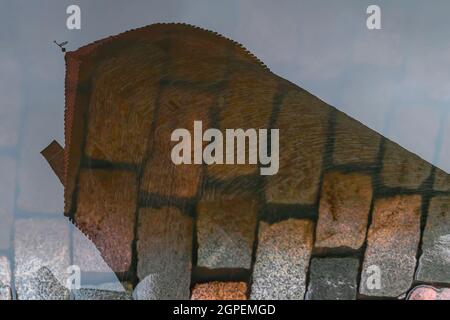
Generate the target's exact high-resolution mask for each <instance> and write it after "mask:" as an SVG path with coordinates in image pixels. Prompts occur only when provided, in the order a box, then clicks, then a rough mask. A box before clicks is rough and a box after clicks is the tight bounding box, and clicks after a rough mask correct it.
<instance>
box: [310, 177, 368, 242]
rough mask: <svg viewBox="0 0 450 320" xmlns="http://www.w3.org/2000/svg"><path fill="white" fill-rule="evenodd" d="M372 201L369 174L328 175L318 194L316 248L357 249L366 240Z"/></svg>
mask: <svg viewBox="0 0 450 320" xmlns="http://www.w3.org/2000/svg"><path fill="white" fill-rule="evenodd" d="M371 202H372V179H371V177H370V176H369V175H364V174H359V173H349V174H344V173H340V172H330V173H327V174H326V175H325V177H324V180H323V185H322V192H321V194H320V203H319V220H318V222H317V229H316V242H315V247H317V248H340V247H346V248H351V249H359V248H360V247H361V246H362V245H363V243H364V241H365V238H366V229H367V219H368V217H369V210H370V204H371Z"/></svg>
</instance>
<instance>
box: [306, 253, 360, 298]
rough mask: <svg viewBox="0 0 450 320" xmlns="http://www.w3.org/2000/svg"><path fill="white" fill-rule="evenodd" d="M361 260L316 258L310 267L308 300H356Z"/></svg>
mask: <svg viewBox="0 0 450 320" xmlns="http://www.w3.org/2000/svg"><path fill="white" fill-rule="evenodd" d="M358 268H359V260H358V259H356V258H314V259H312V260H311V264H310V266H309V270H310V271H309V272H310V278H309V285H308V291H307V293H306V297H305V298H306V299H307V300H355V299H356V293H357V286H358V284H357V276H358Z"/></svg>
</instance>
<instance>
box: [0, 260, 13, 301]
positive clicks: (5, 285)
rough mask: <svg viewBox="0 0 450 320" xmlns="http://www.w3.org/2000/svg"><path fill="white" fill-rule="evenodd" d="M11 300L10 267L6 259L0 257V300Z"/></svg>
mask: <svg viewBox="0 0 450 320" xmlns="http://www.w3.org/2000/svg"><path fill="white" fill-rule="evenodd" d="M11 298H12V292H11V265H10V263H9V259H8V258H7V257H5V256H0V300H11Z"/></svg>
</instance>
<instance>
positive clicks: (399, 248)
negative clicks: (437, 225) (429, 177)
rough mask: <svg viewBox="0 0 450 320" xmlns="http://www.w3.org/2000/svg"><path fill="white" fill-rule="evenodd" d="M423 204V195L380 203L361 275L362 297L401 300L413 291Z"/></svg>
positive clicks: (369, 237)
mask: <svg viewBox="0 0 450 320" xmlns="http://www.w3.org/2000/svg"><path fill="white" fill-rule="evenodd" d="M421 200H422V199H421V196H420V195H399V196H394V197H389V198H382V199H378V200H376V202H375V207H374V212H373V217H372V224H371V226H370V228H369V232H368V237H367V249H366V252H365V256H364V263H363V271H362V274H361V285H360V289H359V290H360V293H361V294H364V295H367V296H378V297H400V296H402V295H403V294H405V293H406V292H407V291H408V289H409V288H410V287H411V285H412V281H413V277H414V270H415V266H416V254H417V249H418V244H419V239H420V216H421ZM378 280H379V281H378Z"/></svg>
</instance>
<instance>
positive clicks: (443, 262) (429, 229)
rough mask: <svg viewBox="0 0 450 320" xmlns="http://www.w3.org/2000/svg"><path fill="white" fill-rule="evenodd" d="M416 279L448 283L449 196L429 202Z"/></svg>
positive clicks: (435, 198) (449, 243)
mask: <svg viewBox="0 0 450 320" xmlns="http://www.w3.org/2000/svg"><path fill="white" fill-rule="evenodd" d="M416 279H417V280H419V281H423V282H431V283H450V196H437V197H433V198H432V199H431V201H430V206H429V208H428V217H427V222H426V226H425V231H424V233H423V236H422V255H421V257H420V259H419V267H418V270H417V274H416Z"/></svg>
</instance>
